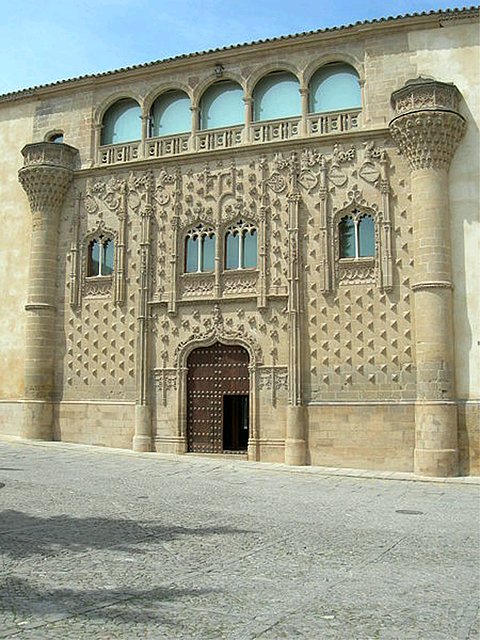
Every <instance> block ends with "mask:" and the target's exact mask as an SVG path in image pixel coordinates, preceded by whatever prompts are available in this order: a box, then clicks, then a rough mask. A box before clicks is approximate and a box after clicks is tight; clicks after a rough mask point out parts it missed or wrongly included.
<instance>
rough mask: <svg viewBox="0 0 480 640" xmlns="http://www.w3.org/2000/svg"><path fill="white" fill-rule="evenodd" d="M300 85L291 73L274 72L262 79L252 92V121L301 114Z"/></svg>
mask: <svg viewBox="0 0 480 640" xmlns="http://www.w3.org/2000/svg"><path fill="white" fill-rule="evenodd" d="M299 88H300V85H299V83H298V80H297V78H296V77H295V76H294V75H293V74H292V73H287V72H285V71H274V72H273V73H269V74H268V75H267V76H265V77H264V78H262V79H261V80H260V81H259V82H258V83H257V85H256V87H255V89H254V92H253V119H254V120H255V121H256V122H258V121H259V120H277V119H278V118H289V117H291V116H298V115H300V114H301V112H302V104H301V97H300V92H299Z"/></svg>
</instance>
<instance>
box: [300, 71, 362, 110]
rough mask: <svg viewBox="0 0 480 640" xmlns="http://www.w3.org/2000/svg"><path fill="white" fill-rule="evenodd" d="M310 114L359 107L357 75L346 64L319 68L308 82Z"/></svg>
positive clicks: (359, 93) (358, 81)
mask: <svg viewBox="0 0 480 640" xmlns="http://www.w3.org/2000/svg"><path fill="white" fill-rule="evenodd" d="M309 88H310V113H321V112H323V111H340V110H343V109H355V108H358V107H361V104H362V101H361V92H360V80H359V77H358V73H357V72H356V71H355V69H353V67H351V66H350V65H348V64H344V63H341V62H334V63H332V64H326V65H325V66H324V67H321V68H320V69H319V70H318V71H317V72H316V73H315V74H314V76H313V78H312V79H311V81H310V87H309Z"/></svg>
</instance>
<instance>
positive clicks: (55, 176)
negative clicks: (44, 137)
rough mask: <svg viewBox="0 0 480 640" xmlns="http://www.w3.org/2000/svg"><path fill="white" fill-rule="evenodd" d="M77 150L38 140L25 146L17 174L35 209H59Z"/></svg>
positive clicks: (71, 175) (33, 209)
mask: <svg viewBox="0 0 480 640" xmlns="http://www.w3.org/2000/svg"><path fill="white" fill-rule="evenodd" d="M77 154H78V151H77V150H76V149H75V148H74V147H70V146H69V145H65V144H59V143H53V142H38V143H35V144H27V145H26V146H25V147H24V148H23V149H22V155H23V157H24V167H23V168H22V169H20V171H19V173H18V178H19V180H20V183H21V185H22V187H23V188H24V190H25V192H26V194H27V196H28V199H29V202H30V207H31V209H32V211H45V210H48V209H59V208H60V206H61V205H62V202H63V199H64V197H65V193H66V191H67V189H68V187H69V186H70V182H71V181H72V177H73V168H74V166H75V162H76V157H77Z"/></svg>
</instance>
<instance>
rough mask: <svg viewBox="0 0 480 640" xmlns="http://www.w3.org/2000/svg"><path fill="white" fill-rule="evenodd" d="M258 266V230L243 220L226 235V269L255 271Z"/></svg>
mask: <svg viewBox="0 0 480 640" xmlns="http://www.w3.org/2000/svg"><path fill="white" fill-rule="evenodd" d="M256 266H257V229H256V228H255V227H254V226H253V225H251V224H249V223H247V222H243V220H239V221H238V222H237V224H235V225H232V226H231V227H229V228H228V229H227V233H226V234H225V269H254V268H255V267H256Z"/></svg>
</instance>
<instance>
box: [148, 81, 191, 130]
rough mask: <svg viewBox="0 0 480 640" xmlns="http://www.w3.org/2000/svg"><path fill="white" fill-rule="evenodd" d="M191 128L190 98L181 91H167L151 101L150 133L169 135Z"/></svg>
mask: <svg viewBox="0 0 480 640" xmlns="http://www.w3.org/2000/svg"><path fill="white" fill-rule="evenodd" d="M191 128H192V112H191V110H190V98H189V97H188V96H187V95H186V94H185V93H183V91H167V92H166V93H164V94H162V95H161V96H159V97H158V98H157V99H156V100H155V102H154V103H153V106H152V109H151V111H150V135H151V136H155V137H156V136H169V135H173V134H175V133H185V132H187V131H190V130H191Z"/></svg>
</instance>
